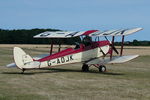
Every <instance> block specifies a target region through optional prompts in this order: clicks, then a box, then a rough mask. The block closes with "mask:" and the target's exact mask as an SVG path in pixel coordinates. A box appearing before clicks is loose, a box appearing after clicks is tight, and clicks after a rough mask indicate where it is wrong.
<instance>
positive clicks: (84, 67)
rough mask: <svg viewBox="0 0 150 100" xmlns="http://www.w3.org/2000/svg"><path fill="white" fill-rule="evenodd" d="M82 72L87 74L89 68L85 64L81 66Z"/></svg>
mask: <svg viewBox="0 0 150 100" xmlns="http://www.w3.org/2000/svg"><path fill="white" fill-rule="evenodd" d="M82 71H83V72H88V71H89V66H88V65H87V64H83V66H82Z"/></svg>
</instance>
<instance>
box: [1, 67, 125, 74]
mask: <svg viewBox="0 0 150 100" xmlns="http://www.w3.org/2000/svg"><path fill="white" fill-rule="evenodd" d="M37 70H39V71H37ZM41 70H44V71H41ZM60 72H81V73H92V74H104V75H125V74H123V73H119V72H117V73H116V72H105V73H100V72H98V71H95V70H90V71H88V72H82V71H81V70H77V69H61V68H51V69H50V68H44V69H36V71H35V72H34V71H32V72H30V71H28V70H27V71H25V72H24V73H22V72H2V74H20V75H34V74H44V73H60Z"/></svg>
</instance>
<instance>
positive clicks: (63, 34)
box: [34, 30, 98, 38]
mask: <svg viewBox="0 0 150 100" xmlns="http://www.w3.org/2000/svg"><path fill="white" fill-rule="evenodd" d="M97 31H98V30H89V31H80V32H78V31H56V32H50V31H47V32H43V33H40V34H38V35H36V36H34V38H70V37H77V36H81V35H89V34H92V33H95V32H97Z"/></svg>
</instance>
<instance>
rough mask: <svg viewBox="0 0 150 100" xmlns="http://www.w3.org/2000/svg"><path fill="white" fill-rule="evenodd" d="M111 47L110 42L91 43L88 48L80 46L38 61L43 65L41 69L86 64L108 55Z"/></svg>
mask: <svg viewBox="0 0 150 100" xmlns="http://www.w3.org/2000/svg"><path fill="white" fill-rule="evenodd" d="M109 45H110V42H109V41H99V42H91V44H90V45H88V46H85V45H84V44H80V45H79V46H78V47H77V48H68V49H65V50H62V51H60V52H58V53H55V54H52V55H49V56H47V57H44V58H42V59H39V60H37V61H39V62H40V63H41V64H40V66H39V67H40V68H44V67H53V66H57V65H63V64H70V63H78V62H81V63H86V62H88V61H90V60H91V59H94V58H97V57H101V56H103V55H104V54H107V53H108V52H109Z"/></svg>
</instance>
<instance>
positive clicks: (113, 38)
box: [110, 36, 115, 60]
mask: <svg viewBox="0 0 150 100" xmlns="http://www.w3.org/2000/svg"><path fill="white" fill-rule="evenodd" d="M114 40H115V36H113V37H112V43H111V44H112V46H111V51H110V60H112V55H113V47H114Z"/></svg>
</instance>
